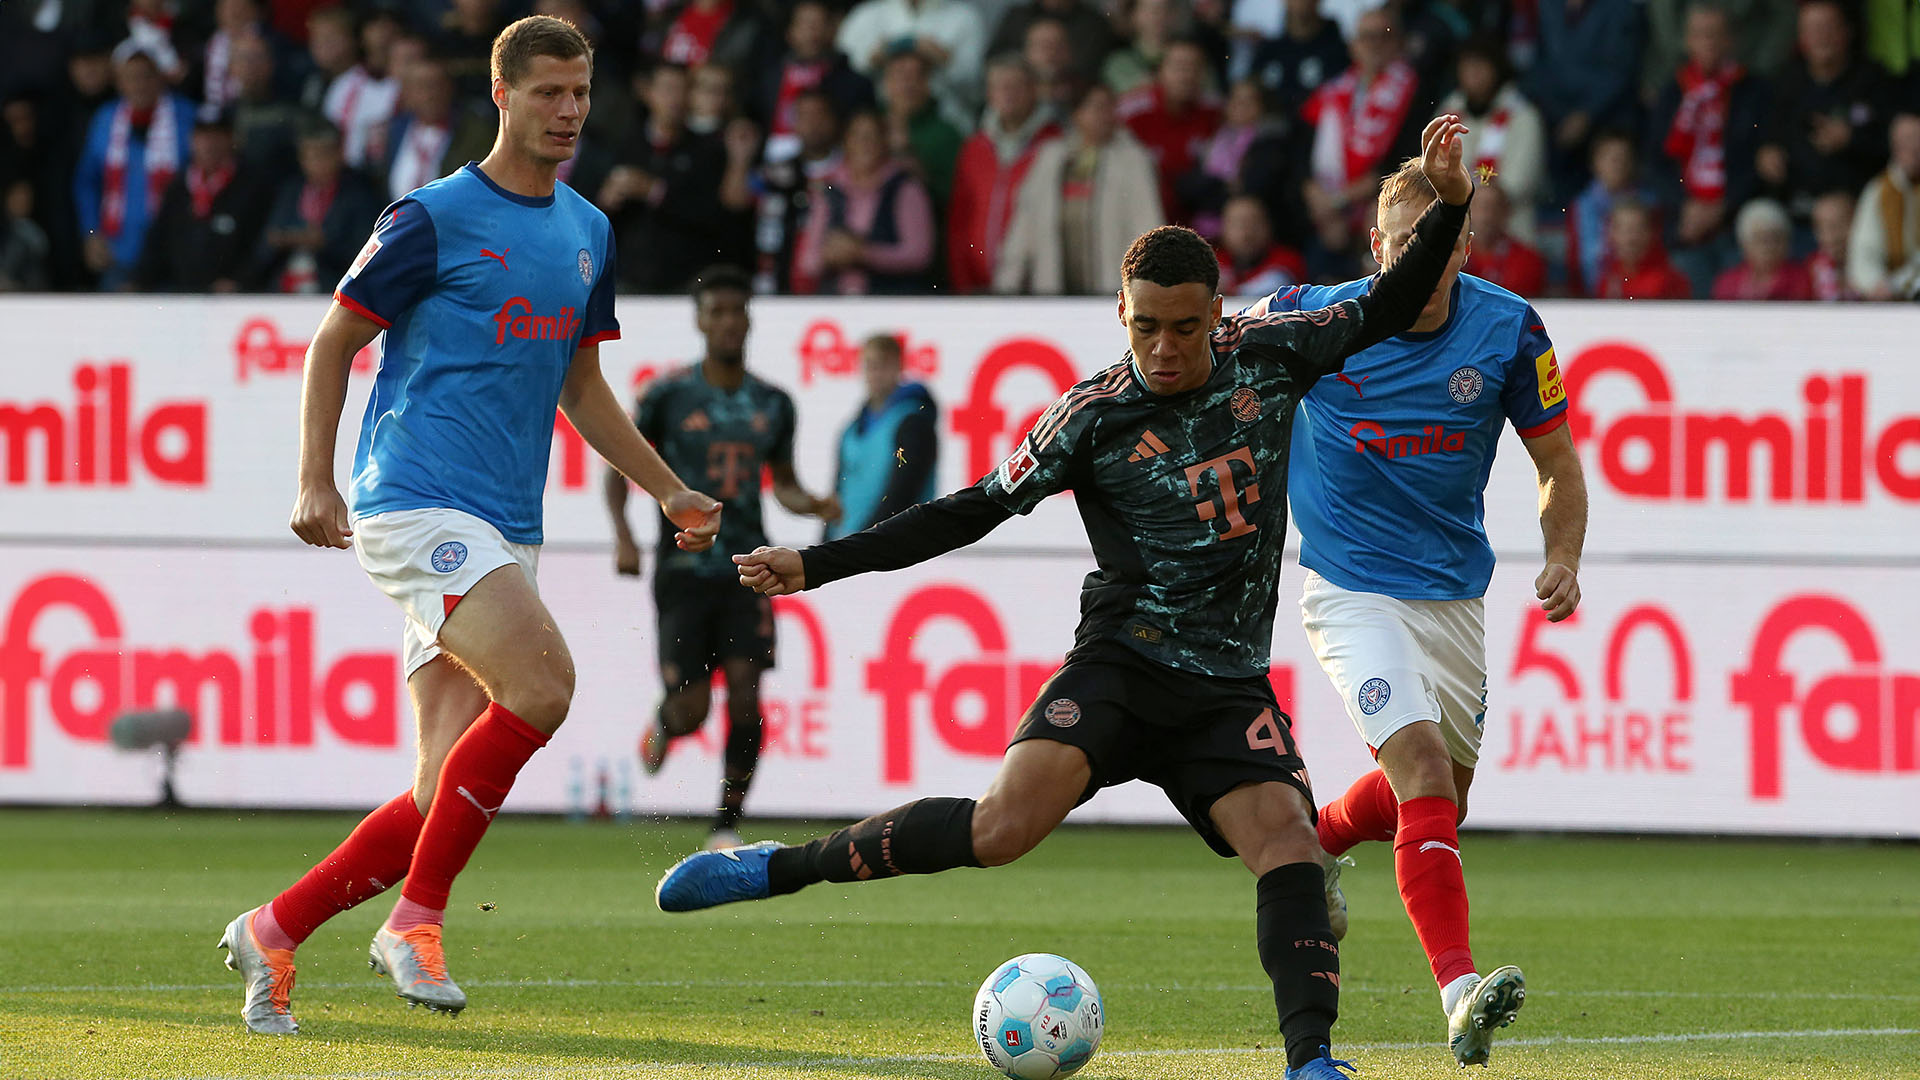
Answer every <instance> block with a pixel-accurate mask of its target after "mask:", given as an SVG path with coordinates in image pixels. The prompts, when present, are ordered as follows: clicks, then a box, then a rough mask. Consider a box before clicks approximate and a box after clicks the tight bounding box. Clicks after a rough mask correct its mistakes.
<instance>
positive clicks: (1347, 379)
mask: <svg viewBox="0 0 1920 1080" xmlns="http://www.w3.org/2000/svg"><path fill="white" fill-rule="evenodd" d="M503 265H504V264H503ZM1334 378H1336V379H1339V380H1340V381H1341V382H1343V383H1346V384H1347V385H1348V386H1351V387H1353V392H1354V393H1355V394H1357V395H1358V396H1360V397H1366V396H1367V393H1366V391H1364V390H1362V389H1360V383H1363V382H1366V381H1367V378H1368V376H1365V375H1362V376H1360V382H1354V381H1353V376H1351V375H1349V374H1347V373H1346V372H1344V371H1342V372H1340V373H1339V374H1337V375H1335V376H1334Z"/></svg>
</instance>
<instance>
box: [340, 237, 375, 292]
mask: <svg viewBox="0 0 1920 1080" xmlns="http://www.w3.org/2000/svg"><path fill="white" fill-rule="evenodd" d="M379 253H380V238H379V237H377V236H369V237H367V246H366V247H363V248H361V249H360V254H358V255H356V256H354V258H353V265H352V266H349V267H347V278H346V279H347V280H348V281H352V280H353V277H354V275H355V274H358V273H359V272H360V271H361V270H364V269H366V265H367V262H368V260H370V259H372V258H373V257H374V256H375V255H377V254H379Z"/></svg>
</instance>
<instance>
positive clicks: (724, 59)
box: [659, 0, 765, 71]
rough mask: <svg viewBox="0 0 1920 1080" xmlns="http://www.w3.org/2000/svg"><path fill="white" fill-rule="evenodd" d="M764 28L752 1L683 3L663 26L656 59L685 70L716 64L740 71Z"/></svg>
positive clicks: (697, 0)
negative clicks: (670, 20) (664, 34)
mask: <svg viewBox="0 0 1920 1080" xmlns="http://www.w3.org/2000/svg"><path fill="white" fill-rule="evenodd" d="M764 24H765V19H764V18H763V16H762V12H761V10H760V5H759V4H757V3H754V2H753V0H687V2H686V3H685V4H684V5H683V6H682V7H681V8H680V11H679V13H678V14H677V15H675V16H674V18H673V20H672V22H670V23H668V25H667V29H666V36H665V37H664V38H662V39H661V42H660V47H659V58H660V59H661V60H664V61H666V62H667V63H669V64H679V65H682V66H684V67H688V68H698V67H702V66H705V65H707V64H718V65H720V66H722V67H727V68H738V69H741V70H742V71H744V70H746V69H747V68H748V66H749V65H751V64H752V62H753V59H754V56H755V54H756V53H757V52H758V51H759V49H760V47H761V46H760V42H761V38H762V36H763V30H764V29H765V25H764Z"/></svg>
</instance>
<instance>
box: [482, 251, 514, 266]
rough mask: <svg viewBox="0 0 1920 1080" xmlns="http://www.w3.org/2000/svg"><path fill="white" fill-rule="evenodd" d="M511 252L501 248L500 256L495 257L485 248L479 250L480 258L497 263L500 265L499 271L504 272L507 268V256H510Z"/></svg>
mask: <svg viewBox="0 0 1920 1080" xmlns="http://www.w3.org/2000/svg"><path fill="white" fill-rule="evenodd" d="M512 251H513V249H512V248H501V249H500V254H498V255H495V254H494V253H493V252H491V251H488V250H487V249H486V248H481V249H480V257H481V258H484V259H492V260H494V261H496V262H498V263H499V264H500V269H502V270H505V269H506V268H507V255H508V254H510V253H511V252H512Z"/></svg>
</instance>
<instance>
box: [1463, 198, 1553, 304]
mask: <svg viewBox="0 0 1920 1080" xmlns="http://www.w3.org/2000/svg"><path fill="white" fill-rule="evenodd" d="M1512 205H1513V203H1512V200H1510V199H1509V198H1507V188H1506V185H1505V184H1500V183H1493V184H1482V185H1481V186H1480V189H1479V190H1478V191H1477V192H1475V193H1474V196H1473V222H1472V225H1473V234H1472V238H1471V240H1470V241H1469V242H1470V243H1471V245H1472V251H1471V253H1470V254H1469V256H1468V268H1469V269H1471V270H1472V271H1473V273H1474V274H1475V275H1476V276H1478V277H1482V278H1485V279H1487V280H1488V281H1491V282H1493V283H1494V284H1495V285H1498V286H1500V287H1501V288H1503V289H1505V290H1507V291H1508V292H1511V293H1516V294H1518V295H1520V296H1524V297H1526V298H1527V299H1529V300H1537V299H1539V298H1540V297H1543V296H1545V295H1547V260H1546V259H1545V258H1543V257H1542V256H1541V254H1540V253H1539V252H1538V251H1536V250H1534V249H1533V248H1532V247H1531V246H1529V245H1528V244H1527V243H1526V242H1525V241H1523V240H1521V239H1519V238H1518V237H1516V236H1514V235H1513V231H1512V225H1511V223H1512V210H1511V207H1512Z"/></svg>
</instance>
